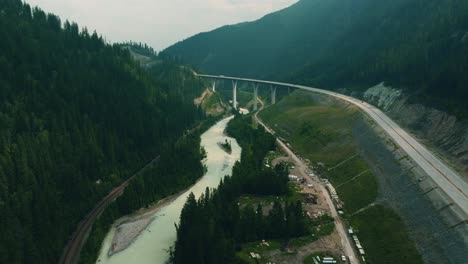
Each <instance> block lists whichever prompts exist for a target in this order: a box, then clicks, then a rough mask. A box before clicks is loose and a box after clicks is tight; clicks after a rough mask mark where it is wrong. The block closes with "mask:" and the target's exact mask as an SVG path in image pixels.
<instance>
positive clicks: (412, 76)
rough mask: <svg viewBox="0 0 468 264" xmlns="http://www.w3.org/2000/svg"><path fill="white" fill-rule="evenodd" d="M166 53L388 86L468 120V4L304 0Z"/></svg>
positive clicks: (220, 65) (237, 71)
mask: <svg viewBox="0 0 468 264" xmlns="http://www.w3.org/2000/svg"><path fill="white" fill-rule="evenodd" d="M246 40H248V41H246ZM163 53H164V56H168V57H171V58H176V59H177V60H179V61H181V60H182V61H184V62H185V63H188V64H192V65H194V66H196V67H199V68H200V69H202V70H203V71H205V72H207V73H210V74H224V75H234V76H243V77H259V78H267V79H277V80H285V81H290V82H295V83H303V84H310V85H312V86H316V87H323V88H329V89H333V88H339V87H347V88H352V89H354V90H356V89H357V90H362V89H363V88H368V87H371V86H373V85H376V84H378V83H380V82H382V81H384V82H386V83H387V84H389V85H394V86H395V87H397V88H404V89H406V91H407V93H409V94H411V95H413V98H415V100H419V102H422V103H428V104H430V105H432V106H437V107H439V108H441V109H442V110H449V111H451V112H453V113H456V114H458V115H460V116H463V115H465V116H466V115H467V114H468V108H467V105H466V103H465V98H468V89H466V87H467V85H468V77H467V76H468V75H467V74H466V69H467V68H468V1H466V0H393V1H374V0H360V1H350V0H348V1H342V0H327V1H325V0H302V1H299V2H298V3H296V4H295V5H293V6H291V7H290V8H287V9H284V10H281V11H279V12H276V13H273V14H269V15H267V16H265V17H263V18H262V19H259V20H258V21H254V22H249V23H241V24H238V25H232V26H225V27H222V28H219V29H216V30H214V31H212V32H208V33H201V34H198V35H196V36H193V37H191V38H188V39H187V40H184V41H182V42H179V43H177V44H175V45H173V46H172V47H170V48H168V49H166V50H165V51H164V52H163Z"/></svg>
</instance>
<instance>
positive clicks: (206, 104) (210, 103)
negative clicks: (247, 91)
mask: <svg viewBox="0 0 468 264" xmlns="http://www.w3.org/2000/svg"><path fill="white" fill-rule="evenodd" d="M221 101H222V99H221V96H220V95H219V94H218V93H212V94H209V95H207V98H205V99H204V100H203V102H202V108H203V110H205V112H207V113H208V114H209V115H212V116H218V115H222V114H224V110H223V111H221V112H218V107H220V106H221V103H220V102H221Z"/></svg>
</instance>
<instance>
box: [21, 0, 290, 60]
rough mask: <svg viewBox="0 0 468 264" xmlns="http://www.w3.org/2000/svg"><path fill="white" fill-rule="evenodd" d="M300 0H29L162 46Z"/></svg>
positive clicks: (113, 33) (107, 32) (102, 30)
mask: <svg viewBox="0 0 468 264" xmlns="http://www.w3.org/2000/svg"><path fill="white" fill-rule="evenodd" d="M297 1H298V0H26V2H27V3H29V4H31V5H32V6H36V5H37V6H39V7H41V8H42V9H44V10H45V11H46V12H50V13H55V14H57V15H59V16H60V17H61V18H62V21H65V20H66V19H68V20H70V21H75V22H77V23H78V24H79V25H80V27H84V26H86V27H87V28H88V30H89V31H91V32H92V31H93V30H96V31H97V32H98V33H99V34H102V35H103V36H104V37H105V39H106V40H108V41H111V42H117V41H125V40H132V41H137V42H145V43H147V44H149V45H151V46H152V47H154V48H155V49H156V50H157V51H160V50H161V49H163V48H166V47H167V46H169V45H171V44H173V43H175V42H177V41H180V40H183V39H185V38H187V37H190V36H192V35H194V34H196V33H199V32H205V31H209V30H212V29H215V28H217V27H220V26H223V25H226V24H235V23H238V22H244V21H252V20H256V19H258V18H260V17H262V16H263V15H265V14H268V13H271V12H273V11H276V10H280V9H282V8H285V7H287V6H290V5H291V4H293V3H295V2H297Z"/></svg>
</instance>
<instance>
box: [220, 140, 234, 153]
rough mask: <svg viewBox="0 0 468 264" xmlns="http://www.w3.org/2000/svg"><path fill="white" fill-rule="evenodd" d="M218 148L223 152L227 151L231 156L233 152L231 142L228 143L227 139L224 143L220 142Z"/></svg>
mask: <svg viewBox="0 0 468 264" xmlns="http://www.w3.org/2000/svg"><path fill="white" fill-rule="evenodd" d="M218 146H219V147H220V148H221V149H222V150H224V151H226V153H228V154H231V152H232V147H231V141H228V140H227V139H225V140H224V143H223V142H218Z"/></svg>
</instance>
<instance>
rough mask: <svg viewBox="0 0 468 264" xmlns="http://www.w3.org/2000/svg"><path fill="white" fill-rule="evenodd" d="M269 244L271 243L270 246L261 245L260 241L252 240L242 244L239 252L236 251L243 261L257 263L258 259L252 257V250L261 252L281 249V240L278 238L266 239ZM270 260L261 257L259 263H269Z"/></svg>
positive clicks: (257, 252)
mask: <svg viewBox="0 0 468 264" xmlns="http://www.w3.org/2000/svg"><path fill="white" fill-rule="evenodd" d="M266 242H267V243H268V244H270V246H269V247H267V246H265V245H260V242H252V243H247V244H244V245H243V246H242V249H241V250H240V251H238V252H236V256H237V257H238V258H239V259H241V260H242V261H243V263H249V264H250V263H251V264H257V261H256V260H255V259H253V258H251V257H250V252H253V253H256V254H260V255H262V253H264V252H267V251H272V250H276V249H279V248H280V246H281V242H279V241H277V240H267V241H266ZM267 262H268V260H266V259H265V258H261V259H260V260H259V261H258V263H260V264H263V263H267Z"/></svg>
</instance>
